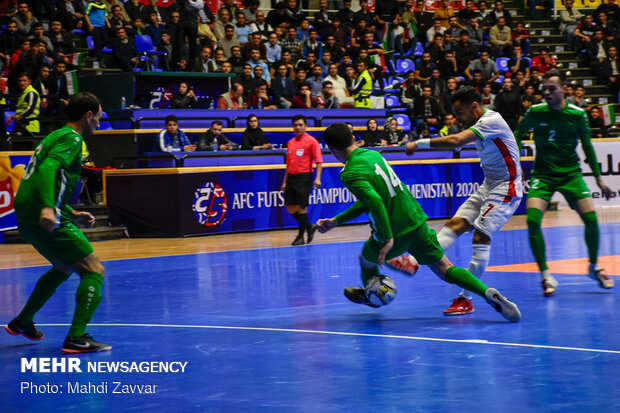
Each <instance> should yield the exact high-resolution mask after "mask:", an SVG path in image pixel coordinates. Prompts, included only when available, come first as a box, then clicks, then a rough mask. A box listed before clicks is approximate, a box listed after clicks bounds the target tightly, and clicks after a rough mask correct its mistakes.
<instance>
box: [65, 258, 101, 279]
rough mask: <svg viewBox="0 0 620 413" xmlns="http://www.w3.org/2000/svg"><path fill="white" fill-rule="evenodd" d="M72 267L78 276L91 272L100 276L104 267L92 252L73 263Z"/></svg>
mask: <svg viewBox="0 0 620 413" xmlns="http://www.w3.org/2000/svg"><path fill="white" fill-rule="evenodd" d="M73 268H74V269H75V272H77V273H78V274H79V275H80V276H82V275H84V274H88V273H92V272H96V273H98V274H101V276H102V277H103V276H104V275H105V267H104V266H103V264H102V263H101V261H100V260H99V258H98V257H97V256H96V255H95V253H92V254H90V255H89V256H87V257H85V258H84V259H82V260H80V261H78V262H76V263H75V264H73Z"/></svg>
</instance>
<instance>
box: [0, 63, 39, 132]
mask: <svg viewBox="0 0 620 413" xmlns="http://www.w3.org/2000/svg"><path fill="white" fill-rule="evenodd" d="M17 83H18V84H19V88H20V89H21V90H22V94H21V95H20V96H19V99H17V106H16V108H15V115H12V116H9V117H8V118H7V120H6V124H7V126H8V125H10V124H11V122H13V121H14V122H15V128H14V131H15V132H16V133H21V134H23V135H36V134H38V133H39V132H40V131H41V129H40V125H39V121H38V120H37V117H38V116H39V111H40V110H41V96H39V92H37V91H36V89H35V88H34V87H32V80H31V79H30V76H29V75H28V74H27V73H20V75H19V77H18V78H17Z"/></svg>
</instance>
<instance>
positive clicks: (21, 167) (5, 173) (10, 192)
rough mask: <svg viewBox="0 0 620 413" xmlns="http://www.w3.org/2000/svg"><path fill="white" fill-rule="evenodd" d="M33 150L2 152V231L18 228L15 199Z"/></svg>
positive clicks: (0, 191) (0, 160)
mask: <svg viewBox="0 0 620 413" xmlns="http://www.w3.org/2000/svg"><path fill="white" fill-rule="evenodd" d="M31 155H32V152H0V231H7V230H9V229H15V228H17V220H16V219H15V208H14V207H13V200H14V199H15V194H17V190H18V189H19V183H20V181H21V179H22V176H24V171H25V170H26V166H27V165H28V161H29V160H30V156H31Z"/></svg>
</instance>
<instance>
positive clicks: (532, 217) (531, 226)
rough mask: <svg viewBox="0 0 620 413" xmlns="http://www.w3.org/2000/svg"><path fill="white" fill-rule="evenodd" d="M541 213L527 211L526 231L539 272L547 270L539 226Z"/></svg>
mask: <svg viewBox="0 0 620 413" xmlns="http://www.w3.org/2000/svg"><path fill="white" fill-rule="evenodd" d="M542 217H543V212H542V211H541V210H540V209H537V208H528V210H527V229H528V235H529V238H530V248H531V249H532V254H534V258H535V259H536V263H537V264H538V268H540V271H544V270H546V269H548V268H549V267H548V266H547V256H546V253H545V239H544V237H543V233H542V229H541V227H540V224H541V223H542Z"/></svg>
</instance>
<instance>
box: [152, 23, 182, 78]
mask: <svg viewBox="0 0 620 413" xmlns="http://www.w3.org/2000/svg"><path fill="white" fill-rule="evenodd" d="M157 50H158V51H160V52H166V54H165V55H163V56H162V57H160V60H159V61H160V63H161V62H163V66H164V70H165V71H166V72H171V71H176V70H179V69H181V66H187V56H181V55H180V54H179V52H178V51H177V50H176V48H175V47H174V44H173V43H172V36H170V33H169V32H168V31H167V30H164V31H163V32H162V33H161V39H160V41H159V43H158V44H157ZM181 61H183V65H181Z"/></svg>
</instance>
